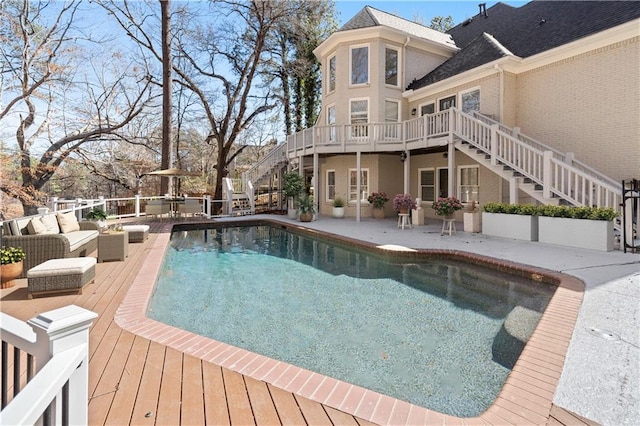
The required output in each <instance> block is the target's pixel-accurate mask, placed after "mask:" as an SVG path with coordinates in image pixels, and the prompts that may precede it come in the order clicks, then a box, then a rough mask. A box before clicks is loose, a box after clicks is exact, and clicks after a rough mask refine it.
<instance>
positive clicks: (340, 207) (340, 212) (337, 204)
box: [332, 197, 345, 218]
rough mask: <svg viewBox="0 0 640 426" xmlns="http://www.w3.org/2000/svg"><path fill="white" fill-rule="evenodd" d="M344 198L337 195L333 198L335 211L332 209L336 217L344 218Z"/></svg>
mask: <svg viewBox="0 0 640 426" xmlns="http://www.w3.org/2000/svg"><path fill="white" fill-rule="evenodd" d="M344 205H345V202H344V199H343V198H340V197H336V198H334V199H333V211H332V215H333V217H336V218H343V217H344V213H345V212H344Z"/></svg>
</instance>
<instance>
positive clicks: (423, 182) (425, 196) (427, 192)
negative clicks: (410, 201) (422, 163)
mask: <svg viewBox="0 0 640 426" xmlns="http://www.w3.org/2000/svg"><path fill="white" fill-rule="evenodd" d="M418 174H419V177H418V182H419V185H420V188H419V190H418V193H419V194H420V199H421V200H422V201H428V202H433V201H436V200H435V194H436V171H435V170H434V169H419V170H418Z"/></svg>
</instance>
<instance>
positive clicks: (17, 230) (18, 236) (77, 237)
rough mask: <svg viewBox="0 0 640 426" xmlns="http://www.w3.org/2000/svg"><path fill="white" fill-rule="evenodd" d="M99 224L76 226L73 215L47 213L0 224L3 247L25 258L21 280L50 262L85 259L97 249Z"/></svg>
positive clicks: (85, 223)
mask: <svg viewBox="0 0 640 426" xmlns="http://www.w3.org/2000/svg"><path fill="white" fill-rule="evenodd" d="M99 229H100V228H99V227H98V224H97V223H95V222H89V221H82V222H78V221H77V220H76V218H75V215H74V213H73V212H69V213H48V214H45V215H42V216H40V215H38V216H28V217H22V218H18V219H13V220H7V221H5V222H4V223H3V224H2V233H3V235H2V245H3V246H8V247H21V248H22V249H23V250H24V252H25V254H26V257H25V259H24V268H23V272H22V274H21V275H20V278H24V277H26V276H27V271H28V270H29V269H31V268H33V267H34V266H37V265H39V264H41V263H43V262H46V261H47V260H49V259H62V258H68V257H84V256H87V255H89V254H91V253H93V252H94V251H95V250H96V249H97V248H98V235H99V233H100V231H99Z"/></svg>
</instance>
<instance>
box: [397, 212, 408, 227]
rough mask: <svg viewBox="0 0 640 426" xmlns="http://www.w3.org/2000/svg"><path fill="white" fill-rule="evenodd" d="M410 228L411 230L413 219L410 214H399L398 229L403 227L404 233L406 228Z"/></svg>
mask: <svg viewBox="0 0 640 426" xmlns="http://www.w3.org/2000/svg"><path fill="white" fill-rule="evenodd" d="M405 226H408V227H409V229H411V217H410V216H409V213H398V228H400V227H402V230H403V231H404V227H405Z"/></svg>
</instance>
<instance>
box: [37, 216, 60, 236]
mask: <svg viewBox="0 0 640 426" xmlns="http://www.w3.org/2000/svg"><path fill="white" fill-rule="evenodd" d="M40 220H41V221H42V224H43V225H44V226H46V227H47V232H45V233H46V234H59V233H60V227H59V226H58V219H56V215H55V214H46V215H44V216H42V218H41V219H40Z"/></svg>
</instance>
